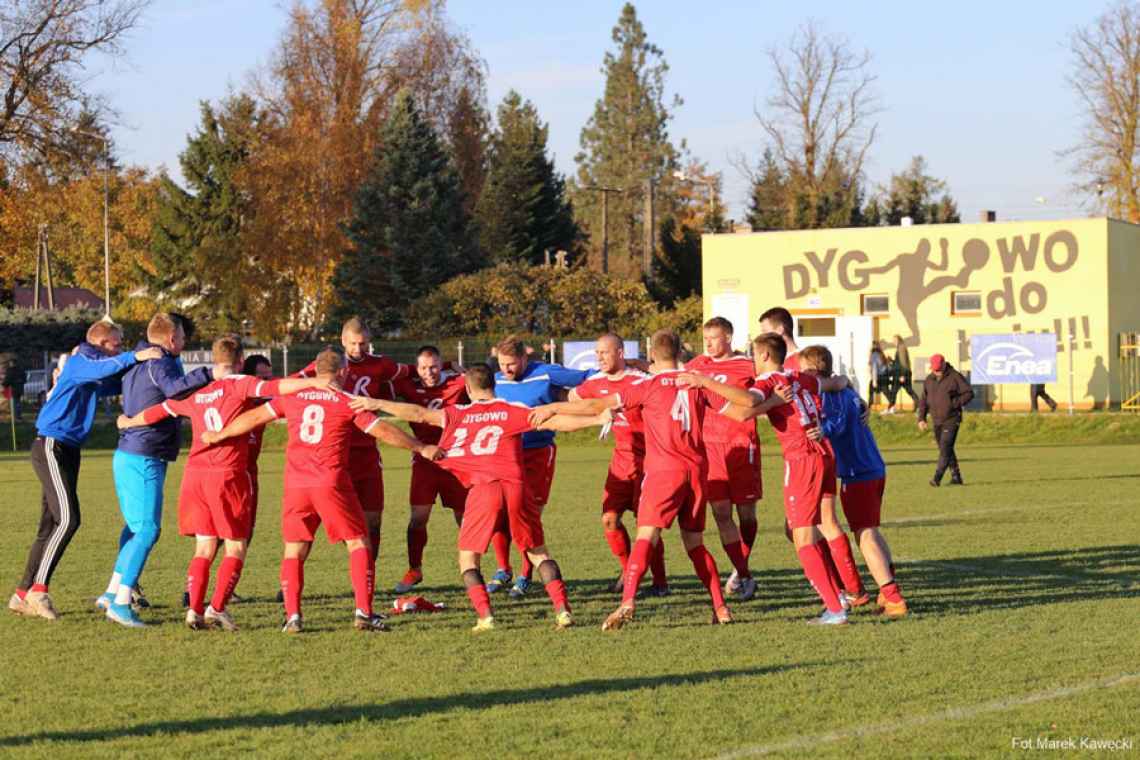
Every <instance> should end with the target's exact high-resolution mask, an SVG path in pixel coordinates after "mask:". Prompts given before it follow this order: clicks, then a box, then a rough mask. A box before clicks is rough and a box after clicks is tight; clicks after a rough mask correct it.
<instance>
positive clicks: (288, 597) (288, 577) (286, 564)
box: [281, 557, 305, 617]
mask: <svg viewBox="0 0 1140 760" xmlns="http://www.w3.org/2000/svg"><path fill="white" fill-rule="evenodd" d="M303 588H305V565H304V563H302V562H301V560H300V559H299V558H297V557H293V558H292V559H290V558H286V559H283V560H281V595H282V596H284V597H285V614H286V615H287V616H289V617H292V616H293V615H300V614H301V590H302V589H303Z"/></svg>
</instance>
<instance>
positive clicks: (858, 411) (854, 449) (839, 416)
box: [821, 388, 887, 483]
mask: <svg viewBox="0 0 1140 760" xmlns="http://www.w3.org/2000/svg"><path fill="white" fill-rule="evenodd" d="M823 413H824V418H823V421H822V423H821V428H822V430H823V434H824V435H826V436H827V438H828V440H830V441H831V448H832V449H834V450H835V470H836V474H837V475H839V477H840V479H841V480H843V482H845V483H848V482H850V483H855V482H859V481H863V480H878V479H880V478H883V477H886V474H887V466H886V464H885V463H884V462H883V456H882V455H881V454H880V453H879V447H878V445H877V444H876V443H875V436H874V434H873V433H872V432H871V428H869V427H867V426H866V425H865V424H864V423H863V407H862V405H861V404H860V403H859V395H858V394H857V393H855V391H854V390H852V389H851V388H845V389H844V390H842V391H839V392H838V393H825V394H823Z"/></svg>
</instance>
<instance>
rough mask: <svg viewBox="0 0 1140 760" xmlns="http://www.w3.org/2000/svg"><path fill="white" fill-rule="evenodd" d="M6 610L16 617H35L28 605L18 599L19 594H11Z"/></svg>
mask: <svg viewBox="0 0 1140 760" xmlns="http://www.w3.org/2000/svg"><path fill="white" fill-rule="evenodd" d="M8 609H9V610H10V611H11V612H13V613H15V614H17V615H28V616H29V617H31V616H33V615H35V614H36V613H34V612H32V608H31V607H29V606H28V603H27V602H26V601H24V600H23V599H21V598H20V595H19V594H12V598H11V599H9V600H8Z"/></svg>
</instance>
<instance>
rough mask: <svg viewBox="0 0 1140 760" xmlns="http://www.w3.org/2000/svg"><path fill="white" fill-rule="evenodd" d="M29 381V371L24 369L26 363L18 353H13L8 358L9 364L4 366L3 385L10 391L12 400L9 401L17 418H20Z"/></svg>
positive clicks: (14, 416) (13, 415)
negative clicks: (21, 400)
mask: <svg viewBox="0 0 1140 760" xmlns="http://www.w3.org/2000/svg"><path fill="white" fill-rule="evenodd" d="M27 381H28V373H27V371H26V370H25V369H24V363H23V362H22V361H21V360H20V357H19V356H17V355H16V354H12V355H11V358H9V359H8V363H7V365H6V366H5V367H4V381H3V387H4V388H5V390H7V391H9V392H10V394H11V398H12V400H11V401H10V402H9V403H10V405H11V410H12V417H13V418H14V419H16V420H19V419H20V399H21V398H22V397H23V395H24V384H25V383H26V382H27Z"/></svg>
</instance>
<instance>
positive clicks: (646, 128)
mask: <svg viewBox="0 0 1140 760" xmlns="http://www.w3.org/2000/svg"><path fill="white" fill-rule="evenodd" d="M612 38H613V42H614V44H615V49H614V50H613V51H611V52H608V53H606V55H605V58H604V60H603V64H602V66H603V70H604V72H605V75H606V90H605V94H604V96H603V97H602V99H601V100H599V101H598V102H597V104H596V105H595V106H594V113H593V115H592V116H591V117H590V120H589V121H588V122H587V123H586V126H585V127H583V129H582V134H581V138H580V145H581V148H582V149H581V151H580V152H579V153H578V155H577V156H576V157H575V161H576V162H577V164H578V175H577V180H576V182H575V186H574V188H573V192H572V201H573V203H574V214H575V218H576V219H577V220H578V223H579V225H580V226H581V227H582V228H583V229H584V230H586V231H587V233H588V235H589V240H590V248H591V263H592V264H594V265H599V264H600V252H601V248H602V238H603V230H602V193H600V192H598V190H596V189H592V188H601V187H612V188H618V189H620V190H621V192H620V193H609V214H608V216H609V225H608V239H609V251H610V254H609V269H610V272H612V273H614V274H617V275H621V276H637V275H640V273H641V262H642V253H643V248H644V242H643V241H644V236H645V223H646V222H647V221H648V220H646V219H644V216H645V210H644V209H645V192H646V183H647V181H648V182H651V183H652V184H653V187H654V216H655V217H656V218H657V219H664V218H665V217H666V216H668V215H669V214H670V213H671V212H672V211H673V208H672V207H673V205H674V203H675V196H676V190H675V184H676V180H675V179H674V177H673V172H674V171H676V170H677V168H678V151H677V149H676V148H675V147H674V146H673V144H672V143H671V142H670V140H669V132H668V125H669V121H670V120H671V119H672V118H673V116H672V113H671V110H670V109H673V108H676V107H677V106H679V105H680V104H681V101H680V98H677V97H676V96H674V97H673V98H672V100H671V101H670V102H669V103H667V102H666V95H665V75H666V74H667V73H668V71H669V67H668V65H667V64H666V63H665V59H664V55H663V53H662V51H661V49H660V48H658V47H657V46H655V45H653V44H651V43H650V42H649V41H648V38H647V36H646V33H645V28H644V27H643V26H642V24H641V21H640V20H639V19H638V17H637V11H636V10H635V9H634V7H633V5H632V4H630V3H626V5H625V7H624V8H622V12H621V17H620V18H619V19H618V23H617V26H615V27H614V29H613V34H612Z"/></svg>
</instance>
